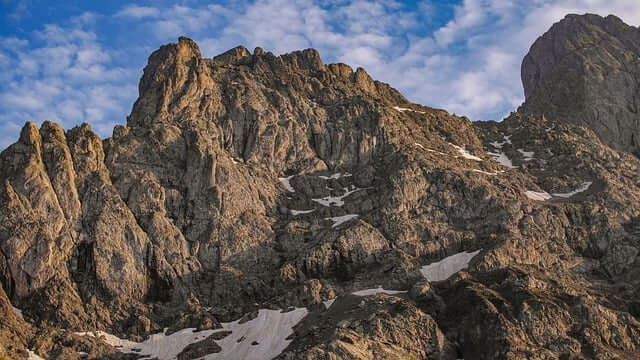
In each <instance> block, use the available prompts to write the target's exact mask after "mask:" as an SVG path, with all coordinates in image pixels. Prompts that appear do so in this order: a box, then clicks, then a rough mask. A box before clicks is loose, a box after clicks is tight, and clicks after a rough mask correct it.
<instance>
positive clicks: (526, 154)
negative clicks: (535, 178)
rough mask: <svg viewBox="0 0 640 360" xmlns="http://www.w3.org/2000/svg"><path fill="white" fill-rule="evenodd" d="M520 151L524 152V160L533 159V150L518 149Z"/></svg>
mask: <svg viewBox="0 0 640 360" xmlns="http://www.w3.org/2000/svg"><path fill="white" fill-rule="evenodd" d="M518 152H519V153H520V154H522V157H524V161H531V160H533V154H534V152H533V151H524V149H518Z"/></svg>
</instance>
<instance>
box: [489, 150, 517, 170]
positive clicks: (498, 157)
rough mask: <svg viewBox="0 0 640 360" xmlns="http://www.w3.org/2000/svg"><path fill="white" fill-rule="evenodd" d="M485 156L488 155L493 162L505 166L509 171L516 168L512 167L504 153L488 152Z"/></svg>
mask: <svg viewBox="0 0 640 360" xmlns="http://www.w3.org/2000/svg"><path fill="white" fill-rule="evenodd" d="M487 154H489V155H490V156H491V157H492V158H493V161H495V162H497V163H498V164H500V165H502V166H506V167H508V168H510V169H516V168H517V166H513V163H512V162H511V159H509V158H508V157H507V155H506V154H505V153H504V152H502V151H501V152H499V153H492V152H488V153H487Z"/></svg>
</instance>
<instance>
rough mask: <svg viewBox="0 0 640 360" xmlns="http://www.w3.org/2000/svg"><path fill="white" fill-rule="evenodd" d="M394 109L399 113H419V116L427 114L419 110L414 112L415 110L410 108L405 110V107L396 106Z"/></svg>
mask: <svg viewBox="0 0 640 360" xmlns="http://www.w3.org/2000/svg"><path fill="white" fill-rule="evenodd" d="M393 108H394V109H395V110H396V111H399V112H405V111H412V112H415V113H418V114H424V113H425V112H424V111H418V110H413V109H409V108H403V107H400V106H394V107H393Z"/></svg>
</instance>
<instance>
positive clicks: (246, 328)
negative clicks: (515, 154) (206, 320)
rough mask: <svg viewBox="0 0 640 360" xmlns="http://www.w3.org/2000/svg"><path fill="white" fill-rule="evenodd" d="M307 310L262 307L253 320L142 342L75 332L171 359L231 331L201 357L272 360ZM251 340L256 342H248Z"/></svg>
mask: <svg viewBox="0 0 640 360" xmlns="http://www.w3.org/2000/svg"><path fill="white" fill-rule="evenodd" d="M307 313H308V311H307V309H306V308H296V309H295V310H293V311H289V312H285V313H283V312H281V311H279V310H269V309H262V310H260V311H259V312H258V316H257V317H256V318H255V319H253V320H249V321H247V322H245V323H243V324H240V319H238V320H236V321H233V322H230V323H222V324H221V325H222V329H215V330H204V331H196V329H195V328H188V329H183V330H180V331H178V332H175V333H173V334H171V335H165V333H158V334H154V335H151V336H150V337H149V339H147V340H145V341H143V342H141V343H136V342H133V341H129V340H123V339H119V338H118V337H116V336H113V335H110V334H107V333H105V332H102V331H95V332H85V333H78V335H87V336H96V337H102V336H104V341H105V342H107V343H109V344H110V345H112V346H114V347H116V348H118V349H119V350H120V352H122V353H129V354H131V353H138V354H141V355H144V357H143V358H142V359H150V358H154V357H157V358H158V360H173V359H175V358H176V356H177V355H178V354H179V353H180V352H182V350H184V348H185V347H187V345H189V344H192V343H195V342H198V341H201V340H204V339H206V338H207V337H209V336H210V335H211V334H213V333H216V332H221V331H231V334H229V335H228V336H226V337H225V338H223V339H220V340H216V343H217V344H218V345H220V347H221V348H222V351H221V352H219V353H214V354H209V355H206V356H205V357H203V358H202V359H208V360H217V359H229V360H241V359H253V360H262V359H273V358H274V357H276V356H278V355H279V354H280V353H281V352H282V351H283V350H284V349H285V348H286V347H287V346H288V345H289V343H290V342H291V340H287V337H289V336H290V335H291V334H292V333H293V327H294V326H295V325H296V324H297V323H298V322H300V320H302V319H303V318H304V317H305V316H306V315H307ZM165 332H166V329H165ZM254 341H255V342H257V343H258V344H256V345H251V343H253V342H254Z"/></svg>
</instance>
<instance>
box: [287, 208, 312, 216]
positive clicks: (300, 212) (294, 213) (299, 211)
mask: <svg viewBox="0 0 640 360" xmlns="http://www.w3.org/2000/svg"><path fill="white" fill-rule="evenodd" d="M314 211H316V209H311V210H291V215H293V216H296V215H302V214H310V213H312V212H314Z"/></svg>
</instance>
